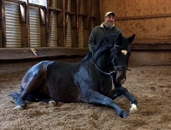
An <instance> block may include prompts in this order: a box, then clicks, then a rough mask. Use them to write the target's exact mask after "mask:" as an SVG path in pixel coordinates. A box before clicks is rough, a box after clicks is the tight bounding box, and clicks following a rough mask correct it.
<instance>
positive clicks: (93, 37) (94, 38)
mask: <svg viewBox="0 0 171 130" xmlns="http://www.w3.org/2000/svg"><path fill="white" fill-rule="evenodd" d="M120 33H122V32H121V30H120V29H119V28H118V27H116V26H115V25H113V26H112V27H111V28H110V29H108V30H107V29H105V27H104V23H102V24H101V25H100V26H96V27H95V28H94V29H93V30H92V32H91V34H90V37H89V41H88V46H89V50H90V51H92V50H93V48H94V47H95V45H96V44H97V43H99V42H100V41H101V40H102V39H103V37H104V36H106V35H109V34H115V35H119V34H120Z"/></svg>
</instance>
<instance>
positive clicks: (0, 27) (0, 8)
mask: <svg viewBox="0 0 171 130" xmlns="http://www.w3.org/2000/svg"><path fill="white" fill-rule="evenodd" d="M5 35H6V28H5V1H4V0H0V48H1V47H5V46H6V37H5Z"/></svg>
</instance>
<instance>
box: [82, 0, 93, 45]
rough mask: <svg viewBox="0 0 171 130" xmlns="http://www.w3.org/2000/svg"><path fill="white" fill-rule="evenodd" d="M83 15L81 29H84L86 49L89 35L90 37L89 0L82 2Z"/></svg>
mask: <svg viewBox="0 0 171 130" xmlns="http://www.w3.org/2000/svg"><path fill="white" fill-rule="evenodd" d="M84 4H85V5H84V6H85V8H84V13H85V15H86V16H85V17H84V22H83V27H84V47H88V39H89V35H90V32H91V30H90V4H91V0H86V1H85V2H84Z"/></svg>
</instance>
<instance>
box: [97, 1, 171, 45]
mask: <svg viewBox="0 0 171 130" xmlns="http://www.w3.org/2000/svg"><path fill="white" fill-rule="evenodd" d="M100 5H101V7H100V9H101V10H100V14H101V21H103V18H104V13H105V12H107V11H113V12H115V14H116V25H117V26H118V27H119V28H120V29H121V30H122V32H123V34H124V35H125V36H130V35H131V34H133V33H135V34H136V39H135V41H134V43H139V44H142V43H143V44H170V43H171V6H170V5H171V0H100Z"/></svg>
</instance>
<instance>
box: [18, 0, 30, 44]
mask: <svg viewBox="0 0 171 130" xmlns="http://www.w3.org/2000/svg"><path fill="white" fill-rule="evenodd" d="M22 6H23V7H24V9H25V22H21V23H20V25H21V47H29V44H30V41H29V35H30V34H29V19H28V15H29V11H28V5H27V4H26V3H25V2H24V3H22ZM20 11H21V9H20ZM20 14H21V13H20Z"/></svg>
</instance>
